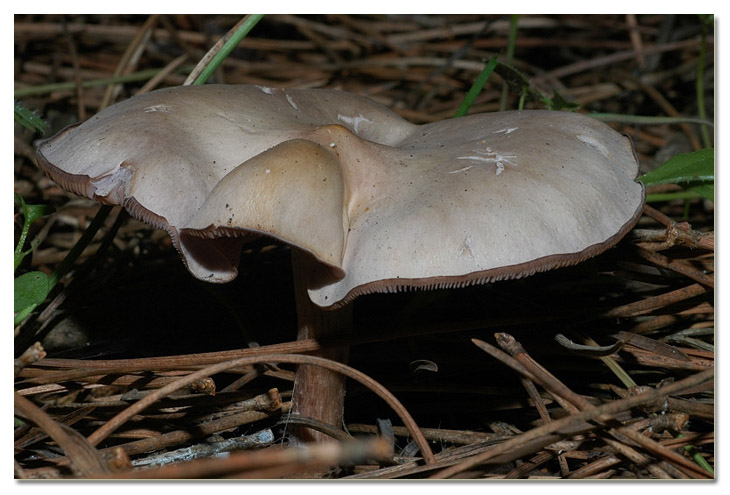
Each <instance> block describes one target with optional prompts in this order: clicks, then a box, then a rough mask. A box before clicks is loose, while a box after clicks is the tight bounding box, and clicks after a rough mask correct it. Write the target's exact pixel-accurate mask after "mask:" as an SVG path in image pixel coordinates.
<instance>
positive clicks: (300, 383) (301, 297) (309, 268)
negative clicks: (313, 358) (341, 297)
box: [292, 249, 352, 442]
mask: <svg viewBox="0 0 730 495" xmlns="http://www.w3.org/2000/svg"><path fill="white" fill-rule="evenodd" d="M292 267H293V271H294V293H295V298H296V306H297V318H298V332H297V339H299V340H301V339H317V340H322V339H327V338H328V337H332V336H334V335H337V336H339V337H341V336H343V335H344V334H347V333H349V332H350V331H351V329H352V304H348V305H346V306H344V307H343V308H340V309H336V310H323V309H322V308H320V307H319V306H317V305H316V304H314V303H312V300H311V299H310V297H309V294H308V292H307V286H308V282H309V281H310V280H311V277H312V275H313V270H314V268H315V267H314V264H313V261H312V260H311V258H309V257H308V256H307V255H306V254H304V253H302V252H301V251H299V250H297V249H292ZM316 355H317V356H320V357H324V358H327V359H332V360H334V361H339V362H341V363H346V362H347V359H348V356H349V347H348V346H347V345H337V346H328V347H326V348H323V349H322V350H321V351H319V352H318V353H316ZM345 380H346V378H345V377H344V376H343V375H341V374H339V373H335V372H333V371H330V370H328V369H325V368H321V367H319V366H312V365H300V366H299V367H298V368H297V374H296V377H295V379H294V396H293V399H292V402H293V411H294V413H295V414H299V415H301V416H304V417H309V418H313V419H316V420H318V421H322V422H324V423H327V424H329V425H332V426H333V427H334V428H336V429H341V428H342V421H343V412H344V403H345ZM294 435H295V436H296V437H297V439H299V440H300V441H303V442H326V441H328V440H329V439H330V437H328V436H327V435H324V434H322V433H319V432H317V431H315V430H312V429H310V428H304V427H298V428H297V429H296V430H295V431H294Z"/></svg>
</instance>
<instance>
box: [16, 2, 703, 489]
mask: <svg viewBox="0 0 730 495" xmlns="http://www.w3.org/2000/svg"><path fill="white" fill-rule="evenodd" d="M251 19H252V18H251V17H248V18H245V19H244V22H245V21H246V20H248V21H251ZM253 20H254V21H256V20H258V19H256V18H254V19H253ZM240 21H242V19H241V18H239V17H234V16H222V15H215V16H201V15H160V16H150V17H143V16H97V15H84V16H65V17H64V16H55V15H53V16H52V15H48V16H40V15H16V16H15V100H16V105H15V106H16V126H15V193H16V209H15V232H16V244H18V248H17V249H16V270H15V277H16V283H15V312H16V317H15V320H16V321H15V357H16V359H15V368H14V370H15V418H16V422H15V445H14V453H15V466H14V470H15V471H14V472H15V477H16V478H18V479H41V478H89V479H108V478H112V479H179V478H243V479H293V478H295V479H296V478H336V479H426V478H439V479H444V478H451V479H457V478H459V479H464V478H469V479H528V478H529V479H545V478H548V479H667V478H672V479H713V478H714V470H713V466H714V461H715V454H714V452H715V449H714V444H715V435H714V432H715V427H714V416H715V415H714V409H715V408H714V389H715V386H714V331H715V319H714V283H715V282H714V281H715V279H714V263H715V257H714V161H713V147H714V143H713V141H712V139H713V134H714V127H713V122H714V110H713V109H714V101H713V97H712V95H713V93H714V90H715V87H714V64H713V60H714V44H713V43H714V24H713V18H712V16H706V15H640V16H634V15H606V16H604V15H601V16H584V15H560V16H557V15H556V16H542V15H541V16H537V15H535V16H533V15H519V16H464V15H460V16H446V15H428V16H427V15H381V16H375V15H372V16H355V15H311V16H292V15H269V16H264V17H263V18H262V19H260V20H259V22H257V23H256V22H253V23H252V24H253V26H252V28H251V29H250V30H249V31H248V32H247V35H246V36H245V37H243V39H242V40H241V41H240V42H239V43H237V44H236V45H235V47H234V49H233V50H232V51H230V53H224V54H223V55H220V54H221V53H223V52H221V51H220V50H214V52H215V53H217V54H219V59H220V60H219V61H218V62H217V64H218V65H212V66H211V65H210V63H208V62H205V60H206V59H205V55H206V53H207V52H208V51H209V50H210V49H211V47H213V46H214V45H216V42H217V41H218V40H219V39H221V37H224V36H227V33H232V34H233V35H234V36H236V35H238V34H240V33H241V30H240V29H239V28H240ZM234 39H235V38H234ZM201 60H204V62H203V63H202V64H199V62H200V61H201ZM492 60H494V61H496V62H497V63H496V65H495V64H494V63H492V64H491V68H492V69H493V70H492V71H491V72H489V71H485V67H486V66H488V65H489V64H488V62H490V61H492ZM206 64H207V65H206ZM206 66H211V67H212V68H213V69H215V70H214V71H212V73H211V74H210V75H208V76H206V77H209V79H208V81H209V82H215V83H224V84H255V85H261V86H265V87H284V88H335V89H343V90H347V91H350V92H353V93H356V94H359V95H363V96H367V97H369V98H371V99H373V100H375V101H377V102H379V103H382V104H384V105H385V106H387V107H389V108H390V109H392V110H394V111H395V112H397V113H398V114H400V115H401V116H403V117H404V118H406V119H408V120H409V121H411V122H413V123H416V124H421V123H427V122H436V121H440V120H444V119H450V118H454V116H455V114H456V113H457V110H461V109H464V110H465V111H466V112H468V113H470V114H472V113H480V112H498V111H500V110H516V109H523V108H524V109H553V110H563V111H575V112H579V113H583V114H587V115H590V116H592V117H594V118H597V119H600V120H603V121H604V122H607V123H608V124H609V125H611V126H612V127H613V128H614V129H616V130H617V131H620V132H622V133H624V134H626V135H628V136H630V137H631V138H632V140H633V143H634V146H635V150H636V154H637V156H638V159H639V162H640V164H641V174H640V180H641V181H642V182H644V184H645V185H646V186H647V203H646V205H645V207H644V210H643V215H642V217H641V218H640V220H639V222H638V224H637V226H636V227H635V228H634V229H633V230H632V231H631V232H630V233H629V234H628V235H627V236H626V237H625V238H624V239H623V240H621V241H620V242H619V244H618V245H617V246H616V247H614V248H612V249H610V250H608V251H607V252H605V253H603V254H601V255H599V256H597V257H595V258H593V259H591V260H589V261H586V262H584V263H581V264H578V265H576V266H573V267H568V268H561V269H558V270H553V271H551V272H547V273H542V274H537V275H534V276H531V277H526V278H523V279H519V280H506V281H501V282H497V283H494V284H487V285H483V286H478V287H466V288H459V289H448V290H447V289H442V290H431V291H408V292H401V293H397V294H375V295H367V296H363V297H361V298H359V299H358V300H357V301H355V302H354V308H353V313H354V329H353V331H352V332H351V333H350V334H348V335H347V336H346V337H343V338H344V339H346V343H347V344H348V345H349V346H350V356H349V360H348V364H347V366H345V365H340V364H338V363H333V362H327V363H323V361H324V360H322V359H321V358H317V357H315V356H313V355H312V354H313V353H315V352H316V351H318V350H319V345H320V344H319V343H318V342H316V341H313V340H296V308H295V307H294V302H293V298H292V292H293V287H292V273H291V264H290V256H289V248H287V247H286V246H284V245H282V244H278V243H275V242H273V241H270V240H260V241H258V242H255V243H253V244H250V245H247V246H246V248H245V250H244V252H243V254H242V256H241V264H240V268H239V275H238V278H237V279H236V280H235V281H234V282H231V283H229V284H224V285H212V284H205V283H203V282H200V281H197V280H195V279H194V278H193V277H191V276H190V275H189V274H188V272H187V271H186V270H185V267H184V266H183V264H182V263H181V262H180V259H179V257H178V255H177V253H176V252H175V249H174V248H173V246H172V244H171V241H170V238H169V237H168V235H167V234H166V233H165V232H163V231H160V230H155V229H153V228H152V227H149V226H147V225H145V224H143V223H141V222H138V221H136V220H134V219H132V218H130V217H129V216H127V215H126V213H124V212H123V211H121V210H119V209H110V208H108V207H101V209H100V207H99V205H98V204H97V203H95V202H93V201H90V200H86V199H81V198H79V197H78V196H75V195H72V194H69V193H66V192H64V191H63V190H62V189H60V188H59V187H58V186H57V185H56V184H55V183H54V182H52V181H51V180H50V179H48V178H47V177H46V176H45V175H44V174H43V173H42V172H41V171H40V169H39V168H38V166H37V164H36V155H35V148H36V146H37V144H38V142H39V140H40V139H41V138H42V137H50V136H51V135H53V134H55V133H56V132H58V131H59V130H60V129H62V128H63V127H64V126H66V125H69V124H72V123H75V122H80V121H84V120H86V119H88V118H90V117H92V116H93V115H95V114H96V113H97V112H99V111H100V110H102V109H104V108H106V107H108V106H110V105H112V104H114V103H116V102H119V101H123V100H125V99H127V98H130V97H132V96H134V95H138V94H143V93H146V92H149V91H151V90H154V89H159V88H164V87H171V86H180V85H183V84H184V83H185V82H186V80H187V79H188V76H189V75H190V74H191V73H193V74H195V73H196V71H197V70H198V69H197V68H196V67H203V68H205V67H206ZM478 81H481V84H483V87H481V88H479V87H476V86H474V84H475V82H478ZM470 88H473V91H470ZM467 93H468V96H467ZM465 96H466V99H465ZM313 221H314V220H313ZM302 364H314V365H318V366H320V365H327V366H330V367H331V368H332V369H334V370H335V371H337V372H338V373H344V374H345V375H346V376H347V378H348V382H347V395H346V400H345V409H344V411H345V412H344V418H345V421H344V425H342V428H332V427H331V426H328V425H325V424H321V423H318V422H317V421H313V420H309V419H308V418H305V417H301V416H298V415H292V414H290V412H291V407H292V395H293V393H292V387H293V378H294V372H295V369H296V366H297V365H302ZM302 427H307V428H312V429H315V430H319V431H321V432H322V433H324V434H325V435H326V436H328V437H331V438H332V440H331V441H327V442H321V443H304V444H303V443H299V442H294V441H292V438H293V437H292V431H293V430H294V429H296V428H302Z"/></svg>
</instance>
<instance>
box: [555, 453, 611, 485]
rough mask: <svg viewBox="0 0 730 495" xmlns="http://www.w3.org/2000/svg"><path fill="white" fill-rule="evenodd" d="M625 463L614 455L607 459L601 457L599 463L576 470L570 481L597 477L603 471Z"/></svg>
mask: <svg viewBox="0 0 730 495" xmlns="http://www.w3.org/2000/svg"><path fill="white" fill-rule="evenodd" d="M621 462H623V461H622V460H621V459H619V458H618V457H616V455H614V454H608V455H607V456H605V457H601V458H600V459H598V460H597V461H594V462H591V463H590V464H586V465H585V466H581V467H580V468H578V469H576V470H575V471H573V472H572V473H570V474H569V475H568V479H584V478H589V477H591V476H595V475H597V474H598V473H600V472H601V471H603V470H605V469H607V468H609V467H611V466H615V465H616V464H620V463H621Z"/></svg>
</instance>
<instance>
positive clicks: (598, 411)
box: [431, 339, 714, 478]
mask: <svg viewBox="0 0 730 495" xmlns="http://www.w3.org/2000/svg"><path fill="white" fill-rule="evenodd" d="M472 342H473V343H474V344H475V345H476V346H477V347H479V348H480V349H482V350H484V351H485V352H487V353H489V354H490V355H491V354H492V352H493V351H494V350H497V351H499V349H496V348H494V347H493V346H490V345H489V344H487V343H486V342H483V341H481V340H479V339H472ZM712 379H714V369H712V370H706V371H701V372H699V373H697V374H695V375H692V376H690V377H688V378H685V379H684V380H680V381H677V382H674V383H671V384H669V385H667V386H665V387H662V388H661V389H654V390H650V391H648V392H645V393H643V394H640V395H636V396H633V397H629V398H626V399H620V400H616V401H613V402H610V403H608V404H604V405H601V406H598V407H595V408H593V409H589V410H586V411H583V412H580V413H576V414H573V415H571V416H566V417H565V418H561V419H558V420H555V421H553V422H552V423H549V424H546V425H542V426H539V427H537V428H533V429H532V430H530V431H527V432H525V433H522V434H520V435H517V436H515V437H514V438H511V439H509V440H507V441H505V442H503V443H501V444H500V445H497V446H496V447H494V448H492V449H489V450H487V451H485V452H483V453H481V454H478V455H475V456H473V457H471V458H469V459H467V460H466V461H464V462H462V463H460V464H457V465H455V466H452V467H449V468H446V469H444V470H442V471H440V472H438V473H436V474H434V475H433V476H431V477H432V478H449V477H451V476H454V475H456V474H458V473H460V472H462V471H465V470H467V469H470V468H472V467H474V466H478V465H479V464H483V463H485V462H487V461H489V460H491V459H493V458H496V457H497V456H501V455H502V454H506V453H508V452H510V451H511V450H513V449H515V448H517V447H519V446H521V445H522V444H524V443H526V442H531V441H536V440H539V439H540V438H543V437H545V436H547V435H550V434H553V433H558V432H560V431H563V430H566V429H568V428H569V427H571V426H575V425H578V424H580V423H585V422H588V421H593V420H595V419H596V418H598V417H601V416H604V417H610V416H613V415H616V414H618V413H620V412H623V411H626V410H628V409H631V408H634V407H638V406H641V405H645V404H649V403H653V402H657V401H660V400H664V399H665V398H666V397H667V396H669V395H673V394H677V393H679V392H682V391H683V390H685V389H687V388H692V387H696V386H698V385H700V384H702V383H705V382H707V381H710V380H712ZM568 434H569V435H570V434H572V433H568ZM547 441H548V442H550V441H552V440H547Z"/></svg>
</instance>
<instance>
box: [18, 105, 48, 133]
mask: <svg viewBox="0 0 730 495" xmlns="http://www.w3.org/2000/svg"><path fill="white" fill-rule="evenodd" d="M15 121H16V122H18V123H20V124H21V125H22V126H23V127H25V128H26V129H28V130H30V131H33V132H37V133H39V134H45V133H46V130H47V129H48V124H47V123H46V121H45V120H43V119H42V118H41V117H39V116H38V115H37V114H36V113H35V112H34V111H33V110H31V109H29V108H26V107H24V106H23V104H22V103H20V102H19V101H17V100H16V101H15Z"/></svg>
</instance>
